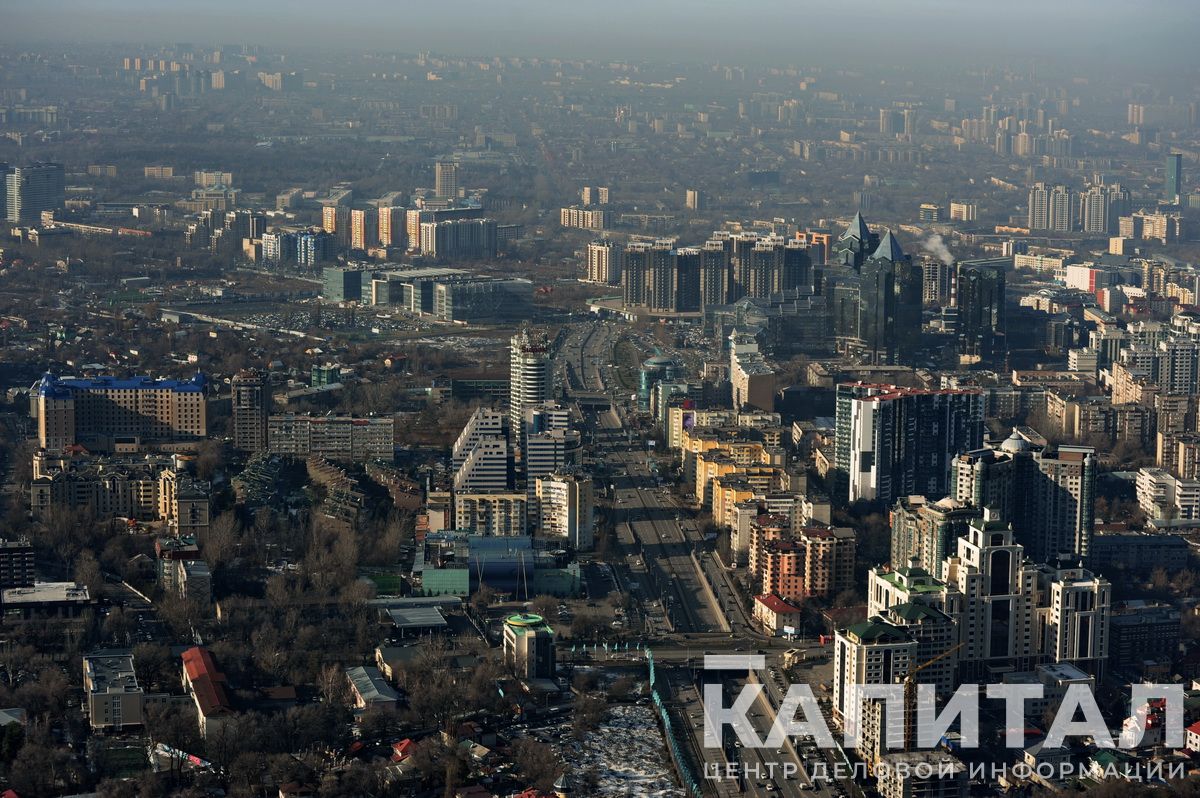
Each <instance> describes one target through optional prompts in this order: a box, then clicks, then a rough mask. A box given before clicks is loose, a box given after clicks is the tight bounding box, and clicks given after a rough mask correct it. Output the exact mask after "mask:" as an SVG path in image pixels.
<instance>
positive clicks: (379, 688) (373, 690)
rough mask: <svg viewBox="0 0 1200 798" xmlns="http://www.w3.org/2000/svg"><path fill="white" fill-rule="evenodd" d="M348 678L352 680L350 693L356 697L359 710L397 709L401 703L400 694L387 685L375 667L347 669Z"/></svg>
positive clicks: (355, 703)
mask: <svg viewBox="0 0 1200 798" xmlns="http://www.w3.org/2000/svg"><path fill="white" fill-rule="evenodd" d="M346 678H347V679H349V680H350V692H351V694H352V695H353V697H354V706H356V707H358V708H359V709H366V708H367V707H384V708H386V709H395V708H396V706H397V704H399V702H400V696H399V694H398V693H397V692H396V691H395V690H394V689H393V688H392V686H391V685H390V684H388V683H387V680H386V679H384V678H383V674H382V673H380V672H379V669H378V668H376V667H374V666H373V665H367V666H362V665H357V666H355V667H353V668H347V669H346Z"/></svg>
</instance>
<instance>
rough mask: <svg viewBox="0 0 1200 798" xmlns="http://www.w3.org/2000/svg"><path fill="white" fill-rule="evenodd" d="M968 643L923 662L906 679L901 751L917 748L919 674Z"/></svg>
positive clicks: (960, 644)
mask: <svg viewBox="0 0 1200 798" xmlns="http://www.w3.org/2000/svg"><path fill="white" fill-rule="evenodd" d="M965 645H966V643H959V644H958V645H956V646H954V647H952V648H948V649H946V650H945V651H943V652H942V653H941V654H938V655H937V656H936V657H934V658H933V659H929V660H926V661H925V662H922V663H921V664H920V665H918V666H917V667H915V668H913V669H911V670H910V671H909V672H908V675H907V676H905V677H904V744H903V746H902V747H901V749H900V750H901V751H909V750H912V749H913V748H915V747H916V725H917V674H918V673H920V672H921V671H923V670H925V669H926V668H928V667H929V666H930V665H933V664H935V663H937V662H940V661H941V660H944V659H945V658H946V657H948V656H950V655H951V654H953V653H954V652H956V651H958V650H959V649H960V648H962V647H963V646H965Z"/></svg>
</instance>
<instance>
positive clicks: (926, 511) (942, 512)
mask: <svg viewBox="0 0 1200 798" xmlns="http://www.w3.org/2000/svg"><path fill="white" fill-rule="evenodd" d="M982 517H983V510H982V509H980V508H979V507H976V506H974V505H971V504H968V503H966V502H963V501H959V500H957V499H954V498H952V497H950V496H945V497H943V498H941V499H938V500H937V501H933V500H931V499H927V498H926V497H925V496H901V497H900V498H899V500H898V501H897V502H896V504H895V506H894V507H892V556H891V561H892V563H893V564H894V565H907V564H916V565H918V566H919V567H921V568H924V569H925V570H926V571H927V572H929V573H930V574H932V575H933V576H935V577H937V578H939V579H940V578H941V577H942V563H943V562H944V561H945V560H946V558H947V557H950V556H952V555H953V554H955V553H956V551H957V549H958V543H957V540H958V538H959V537H961V536H962V535H964V534H966V532H967V526H968V525H969V524H970V522H971V521H972V520H974V519H977V518H982Z"/></svg>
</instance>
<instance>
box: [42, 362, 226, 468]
mask: <svg viewBox="0 0 1200 798" xmlns="http://www.w3.org/2000/svg"><path fill="white" fill-rule="evenodd" d="M207 385H208V381H207V379H206V378H205V376H204V375H203V374H201V373H199V372H197V373H196V375H195V376H194V377H192V378H191V379H190V380H174V379H152V378H150V377H111V376H105V377H92V378H88V379H80V378H75V377H56V376H55V375H53V374H51V373H49V372H47V373H46V374H44V375H43V376H42V379H41V380H39V381H38V382H37V384H35V385H34V386H33V389H32V391H31V393H32V394H33V397H34V399H33V402H32V403H31V405H32V406H31V408H30V409H31V411H32V414H33V416H34V417H35V420H36V423H37V428H38V444H39V445H40V446H41V447H42V448H44V449H46V450H48V451H52V452H61V451H62V450H63V449H65V448H67V447H69V446H72V445H74V444H83V445H85V446H87V447H88V448H90V449H92V450H95V451H136V450H138V449H140V448H141V446H142V444H143V443H145V442H150V441H153V442H163V441H188V440H200V439H202V438H204V437H205V436H206V435H207V434H208V413H207V405H206V390H205V389H206V388H207Z"/></svg>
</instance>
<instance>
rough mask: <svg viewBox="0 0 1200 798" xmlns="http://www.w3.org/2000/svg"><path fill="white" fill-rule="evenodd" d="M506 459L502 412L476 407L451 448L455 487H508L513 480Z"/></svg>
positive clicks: (467, 490) (470, 489) (478, 489)
mask: <svg viewBox="0 0 1200 798" xmlns="http://www.w3.org/2000/svg"><path fill="white" fill-rule="evenodd" d="M508 460H509V449H508V435H507V432H506V430H505V418H504V414H503V413H501V412H499V411H497V410H491V409H489V408H486V407H481V408H478V409H477V410H476V411H475V412H474V413H473V414H472V415H471V418H470V419H468V420H467V423H466V424H465V425H464V426H463V429H462V432H460V433H459V435H458V438H457V439H456V440H455V441H454V446H453V447H452V448H451V451H450V465H451V468H452V469H453V470H454V489H455V491H462V492H464V493H478V492H481V491H506V490H508V489H509V487H510V486H511V484H512V480H511V478H510V476H509V462H508Z"/></svg>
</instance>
